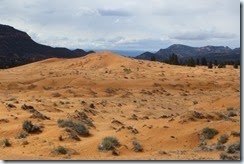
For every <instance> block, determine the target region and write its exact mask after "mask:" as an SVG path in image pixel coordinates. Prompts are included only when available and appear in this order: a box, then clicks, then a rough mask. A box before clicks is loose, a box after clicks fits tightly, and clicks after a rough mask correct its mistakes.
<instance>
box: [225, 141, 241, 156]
mask: <svg viewBox="0 0 244 164" xmlns="http://www.w3.org/2000/svg"><path fill="white" fill-rule="evenodd" d="M236 151H240V143H239V144H232V145H229V146H228V147H227V150H226V152H227V153H230V154H233V153H235V152H236Z"/></svg>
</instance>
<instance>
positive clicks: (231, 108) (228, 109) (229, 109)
mask: <svg viewBox="0 0 244 164" xmlns="http://www.w3.org/2000/svg"><path fill="white" fill-rule="evenodd" d="M226 110H227V111H233V110H234V108H233V107H228V108H227V109H226Z"/></svg>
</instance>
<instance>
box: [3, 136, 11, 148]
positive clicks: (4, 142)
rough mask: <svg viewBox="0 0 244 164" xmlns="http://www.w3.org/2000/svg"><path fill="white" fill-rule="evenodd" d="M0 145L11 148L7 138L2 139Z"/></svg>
mask: <svg viewBox="0 0 244 164" xmlns="http://www.w3.org/2000/svg"><path fill="white" fill-rule="evenodd" d="M1 144H2V145H3V146H5V147H9V146H11V144H10V142H9V140H8V139H7V138H4V139H3V140H2V141H1Z"/></svg>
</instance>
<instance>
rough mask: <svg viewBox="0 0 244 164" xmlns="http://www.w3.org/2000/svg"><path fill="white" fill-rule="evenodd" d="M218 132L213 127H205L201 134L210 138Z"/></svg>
mask: <svg viewBox="0 0 244 164" xmlns="http://www.w3.org/2000/svg"><path fill="white" fill-rule="evenodd" d="M218 133H219V132H218V131H217V130H216V129H213V128H209V127H206V128H203V129H202V134H203V136H204V138H205V139H212V138H213V137H214V136H215V135H217V134H218Z"/></svg>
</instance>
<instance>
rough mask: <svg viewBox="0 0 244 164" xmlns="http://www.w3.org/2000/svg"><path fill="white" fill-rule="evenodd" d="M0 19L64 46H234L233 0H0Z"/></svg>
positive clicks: (236, 5)
mask: <svg viewBox="0 0 244 164" xmlns="http://www.w3.org/2000/svg"><path fill="white" fill-rule="evenodd" d="M0 24H6V25H10V26H13V27H14V28H16V29H19V30H22V31H25V32H27V33H28V34H29V35H30V36H31V38H32V39H33V40H35V41H36V42H38V43H41V44H46V45H50V46H53V47H67V48H70V49H75V48H82V49H94V50H95V49H107V50H109V49H120V50H149V51H157V50H159V49H161V48H167V47H168V46H170V45H172V44H185V45H189V46H193V47H201V46H207V45H214V46H228V47H230V48H236V47H240V1H239V0H90V1H89V0H0Z"/></svg>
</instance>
